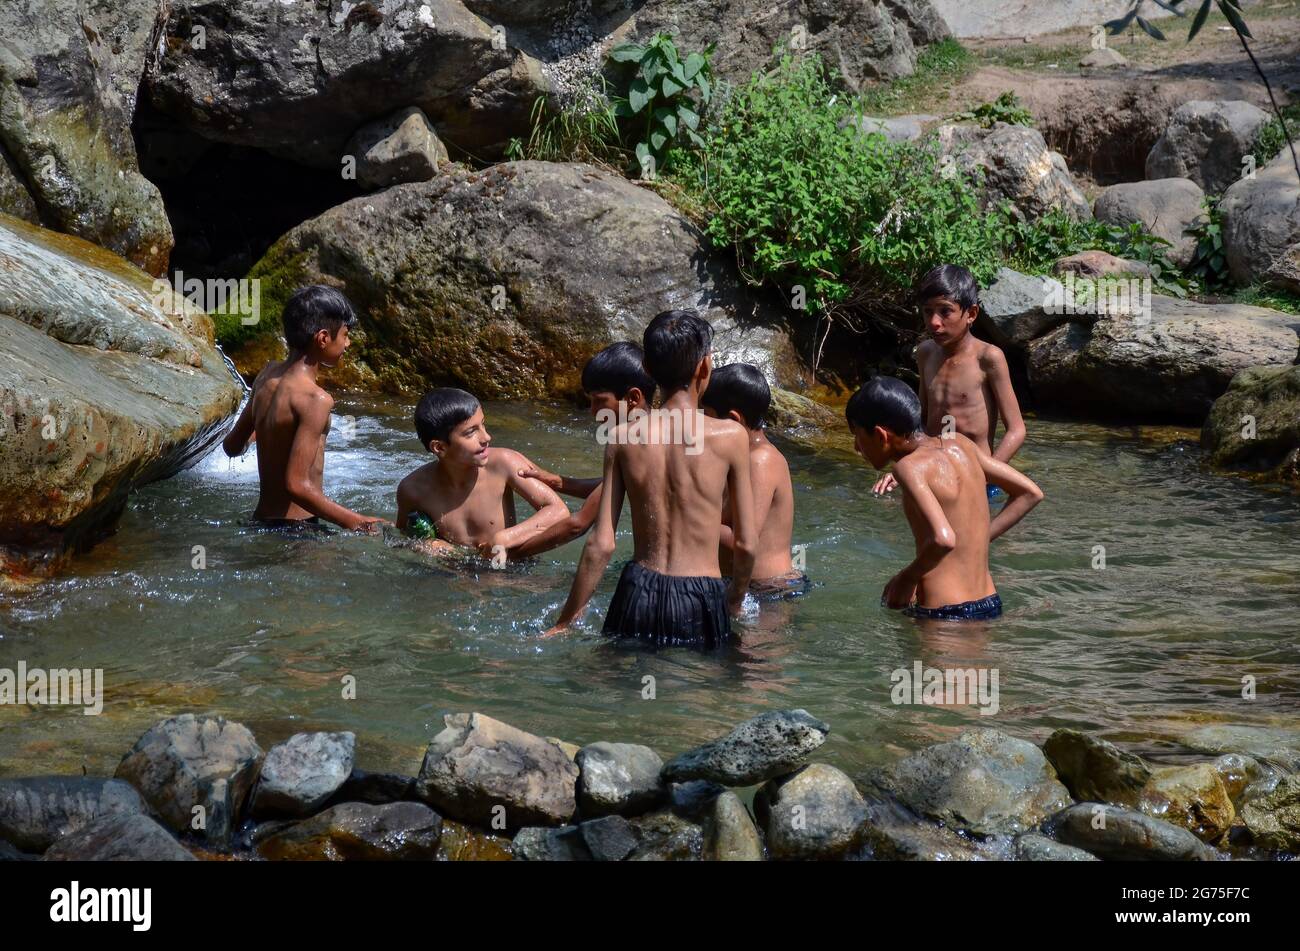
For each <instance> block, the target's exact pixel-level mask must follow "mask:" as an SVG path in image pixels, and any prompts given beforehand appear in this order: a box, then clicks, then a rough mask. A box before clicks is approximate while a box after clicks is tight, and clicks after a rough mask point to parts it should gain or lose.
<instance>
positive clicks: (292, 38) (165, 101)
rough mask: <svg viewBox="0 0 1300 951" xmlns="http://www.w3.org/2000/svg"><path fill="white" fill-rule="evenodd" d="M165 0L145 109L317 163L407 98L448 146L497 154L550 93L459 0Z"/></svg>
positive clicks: (336, 161)
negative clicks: (149, 105)
mask: <svg viewBox="0 0 1300 951" xmlns="http://www.w3.org/2000/svg"><path fill="white" fill-rule="evenodd" d="M171 7H172V13H171V16H170V17H168V19H167V22H166V25H165V28H164V30H163V35H162V36H161V38H160V42H159V55H158V56H157V58H156V60H155V61H154V62H153V63H152V65H151V68H150V70H149V75H148V77H147V88H148V89H149V93H150V96H151V99H152V102H153V105H154V106H155V107H156V108H157V109H158V110H159V111H161V112H162V113H163V114H165V115H166V116H168V117H170V118H171V119H172V120H173V121H175V122H177V123H179V124H181V125H183V126H184V127H185V128H187V129H189V130H190V131H192V132H194V133H196V134H198V135H200V136H202V137H204V138H206V139H210V140H213V141H218V142H228V143H232V144H236V145H249V146H255V147H257V148H262V149H266V150H267V151H269V152H271V153H273V154H275V155H278V156H281V157H283V158H286V159H288V160H290V161H295V162H300V163H302V164H306V165H312V166H315V167H319V168H335V169H341V164H340V162H341V158H342V156H343V154H344V152H345V146H346V143H347V141H348V139H349V138H350V137H351V136H352V134H353V133H354V132H355V131H356V130H357V128H359V127H360V126H362V125H363V124H365V123H366V122H369V121H372V120H375V119H380V118H382V117H384V116H387V115H391V114H392V113H393V112H395V111H397V110H398V109H404V108H406V107H407V106H417V107H419V108H420V109H421V110H422V111H423V112H424V113H425V115H427V116H428V117H429V118H430V120H432V122H433V124H434V127H435V128H436V129H437V130H438V135H439V137H440V138H441V139H442V140H443V141H444V142H446V143H447V144H449V145H451V146H453V147H455V148H457V149H460V150H463V151H466V152H469V153H472V154H474V155H478V156H490V155H492V154H500V153H501V152H502V151H503V150H504V148H505V146H506V144H507V143H508V141H509V139H510V137H511V136H521V135H525V134H526V133H527V130H528V128H529V112H530V110H531V108H532V105H533V102H534V100H535V99H536V98H537V97H538V96H539V95H544V94H545V93H546V91H547V88H548V87H547V83H546V81H545V79H544V77H543V76H542V73H541V68H540V64H539V63H538V62H537V60H535V59H534V58H533V57H531V56H528V55H527V54H525V53H524V52H522V51H521V50H520V49H518V48H517V47H514V46H512V45H511V44H509V43H508V42H507V43H500V42H494V39H495V38H494V35H493V32H492V26H493V24H491V23H489V22H486V21H485V20H483V19H482V18H480V17H478V16H475V15H474V14H473V13H472V12H470V11H469V10H468V9H466V8H465V6H464V5H463V4H462V3H460V2H458V0H427V2H421V3H418V4H417V3H407V2H385V3H380V4H375V3H357V4H317V3H249V2H242V0H241V2H236V0H173V2H172V4H171ZM196 30H202V31H203V46H202V47H200V46H198V45H197V43H196V42H195V41H194V39H193V37H194V36H195V31H196Z"/></svg>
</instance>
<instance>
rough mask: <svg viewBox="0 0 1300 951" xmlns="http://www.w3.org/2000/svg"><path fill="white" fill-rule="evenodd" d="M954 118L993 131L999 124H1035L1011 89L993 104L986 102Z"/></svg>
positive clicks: (1030, 114) (1031, 115)
mask: <svg viewBox="0 0 1300 951" xmlns="http://www.w3.org/2000/svg"><path fill="white" fill-rule="evenodd" d="M952 118H953V119H956V120H957V121H960V122H976V123H979V126H980V128H983V129H991V128H992V127H993V126H994V125H996V124H997V123H999V122H1005V123H1007V124H1008V125H1028V126H1032V125H1033V124H1034V117H1033V114H1032V113H1030V111H1029V110H1028V109H1026V108H1025V107H1024V106H1023V105H1022V104H1021V102H1020V97H1018V96H1017V95H1016V94H1015V93H1014V92H1012V91H1011V90H1009V89H1008V90H1007V91H1006V92H1004V93H1003V94H1002V95H1000V96H998V98H997V99H994V100H993V101H992V102H986V103H984V104H982V105H979V106H976V107H975V108H974V109H970V110H968V111H966V112H959V113H957V114H956V115H955V116H953V117H952Z"/></svg>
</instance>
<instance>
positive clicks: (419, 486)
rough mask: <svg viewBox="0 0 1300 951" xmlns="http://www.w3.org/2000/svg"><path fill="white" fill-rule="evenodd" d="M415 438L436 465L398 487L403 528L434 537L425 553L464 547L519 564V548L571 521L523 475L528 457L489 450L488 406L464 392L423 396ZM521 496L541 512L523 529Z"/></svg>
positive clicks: (443, 390)
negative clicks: (516, 560)
mask: <svg viewBox="0 0 1300 951" xmlns="http://www.w3.org/2000/svg"><path fill="white" fill-rule="evenodd" d="M415 431H416V434H417V435H418V436H419V437H420V443H421V445H423V446H424V448H426V449H427V450H429V452H431V453H433V454H434V455H435V456H437V457H438V459H437V461H435V462H430V463H428V464H426V465H423V466H421V467H420V468H418V469H416V470H415V471H414V472H412V473H411V474H410V475H408V476H407V477H406V478H405V479H403V480H402V481H401V482H400V483H399V484H398V486H397V524H398V526H399V527H400V528H401V529H403V530H404V531H406V532H407V533H408V534H414V535H417V536H420V537H424V536H425V535H426V534H434V535H435V536H436V538H434V539H427V544H426V545H425V546H424V547H426V548H427V549H434V550H450V549H451V548H452V546H456V545H462V546H468V547H471V548H475V549H477V550H478V552H479V553H480V554H481V555H483V556H485V557H492V558H498V557H501V556H504V557H506V558H512V557H518V556H517V555H516V554H515V552H514V551H513V549H515V548H516V547H517V546H519V545H520V544H522V543H524V542H526V541H528V540H529V539H532V538H535V537H536V536H537V535H539V534H541V533H542V532H544V531H546V529H548V528H550V527H551V526H552V525H554V524H555V523H556V522H559V521H560V520H562V519H564V518H566V517H567V516H568V514H569V510H568V509H567V508H566V507H565V505H564V503H563V502H562V501H561V500H560V497H559V496H558V495H556V494H555V493H554V492H552V491H551V490H550V489H549V488H547V486H545V485H544V484H542V483H541V482H539V481H538V480H536V479H527V478H524V477H523V476H521V475H519V472H520V470H521V469H525V468H529V467H531V466H532V463H531V462H529V461H528V459H527V458H526V457H525V456H524V455H523V454H521V453H518V452H515V451H514V450H513V449H502V448H493V447H492V446H491V443H492V436H491V435H490V434H489V433H488V431H487V424H486V423H485V422H484V420H483V407H482V406H480V405H479V401H478V400H477V399H475V398H474V397H473V396H472V395H470V394H469V393H466V392H465V391H464V390H457V389H454V388H452V387H442V388H439V389H436V390H430V391H429V392H428V393H426V394H424V398H423V399H421V400H420V403H419V405H418V406H417V407H416V409H415ZM516 492H517V493H519V494H520V495H522V496H523V497H524V499H525V500H526V501H527V502H528V504H529V505H531V506H532V507H533V508H534V509H535V510H536V511H534V512H533V514H532V515H530V516H529V517H528V518H526V519H524V520H523V521H522V522H518V523H517V522H516V519H515V493H516ZM413 516H414V518H413ZM422 526H423V527H422Z"/></svg>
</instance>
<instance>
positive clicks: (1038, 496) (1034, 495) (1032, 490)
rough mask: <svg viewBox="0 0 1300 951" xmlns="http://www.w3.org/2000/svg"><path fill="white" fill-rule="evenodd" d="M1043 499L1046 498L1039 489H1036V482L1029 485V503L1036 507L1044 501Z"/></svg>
mask: <svg viewBox="0 0 1300 951" xmlns="http://www.w3.org/2000/svg"><path fill="white" fill-rule="evenodd" d="M1045 498H1047V496H1045V495H1044V494H1043V490H1042V489H1040V488H1039V487H1038V483H1036V482H1033V483H1030V486H1029V499H1030V501H1032V502H1033V503H1034V504H1035V505H1037V504H1038V503H1039V502H1041V501H1043V499H1045Z"/></svg>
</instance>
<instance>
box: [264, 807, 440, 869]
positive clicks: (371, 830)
mask: <svg viewBox="0 0 1300 951" xmlns="http://www.w3.org/2000/svg"><path fill="white" fill-rule="evenodd" d="M441 836H442V817H441V816H439V815H438V814H437V813H436V812H434V811H433V810H432V809H430V808H429V807H428V806H426V805H424V804H423V803H419V802H393V803H387V804H385V805H380V806H376V805H371V804H370V803H364V802H345V803H340V804H339V805H337V806H331V807H330V808H329V809H326V810H325V811H324V812H322V813H319V814H317V815H315V816H312V817H311V818H310V819H307V820H304V821H303V822H298V823H295V824H294V825H292V826H290V827H289V828H287V829H285V830H284V831H282V832H280V833H278V834H276V835H273V836H270V837H268V838H266V839H264V840H262V841H261V842H259V843H258V845H257V851H258V854H260V855H261V856H262V857H263V858H268V859H276V860H281V861H304V862H307V861H309V862H322V861H323V862H345V861H364V862H376V861H386V862H416V861H430V860H432V859H434V858H435V857H436V856H437V854H438V843H439V840H440V839H441Z"/></svg>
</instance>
